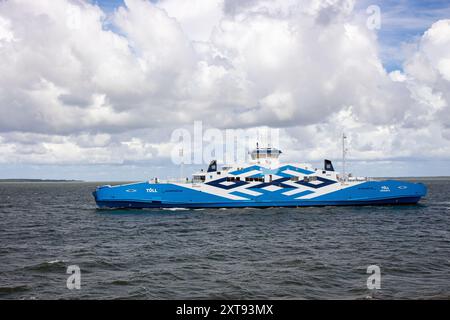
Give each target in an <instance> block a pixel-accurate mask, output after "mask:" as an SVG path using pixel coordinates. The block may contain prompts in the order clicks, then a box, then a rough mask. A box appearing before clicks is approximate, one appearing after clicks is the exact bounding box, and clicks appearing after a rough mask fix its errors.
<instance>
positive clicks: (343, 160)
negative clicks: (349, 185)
mask: <svg viewBox="0 0 450 320" xmlns="http://www.w3.org/2000/svg"><path fill="white" fill-rule="evenodd" d="M346 139H347V136H346V135H345V132H344V133H342V179H343V181H344V182H345V181H346V180H347V176H346V174H345V156H346V155H347V148H346V147H345V140H346Z"/></svg>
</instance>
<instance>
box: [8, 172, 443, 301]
mask: <svg viewBox="0 0 450 320" xmlns="http://www.w3.org/2000/svg"><path fill="white" fill-rule="evenodd" d="M425 183H426V184H427V186H428V187H429V195H428V196H427V197H426V199H424V201H423V202H422V204H421V205H417V206H402V207H322V208H298V209H279V208H278V209H227V210H212V209H211V210H209V209H208V210H175V211H173V210H172V211H170V210H135V211H129V210H128V211H101V210H97V209H96V207H95V203H94V201H93V198H92V196H91V191H92V190H93V189H94V187H95V185H96V184H95V183H1V184H0V298H3V299H60V298H63V299H72V298H73V299H119V298H135V299H172V298H200V299H202V298H210V299H215V298H218V299H222V298H230V299H259V298H261V299H265V298H275V299H280V298H287V299H314V298H322V299H331V298H338V299H364V298H368V297H371V298H380V299H391V298H413V299H414V298H441V299H450V180H447V181H441V180H430V181H425ZM372 264H376V265H378V266H380V268H381V287H382V288H381V290H378V291H376V292H371V291H370V290H368V289H367V287H366V281H367V277H368V276H369V275H368V274H366V268H367V266H369V265H372ZM69 265H78V266H79V267H80V268H81V289H80V290H68V289H67V287H66V280H67V277H68V276H69V275H68V274H66V269H67V267H68V266H69Z"/></svg>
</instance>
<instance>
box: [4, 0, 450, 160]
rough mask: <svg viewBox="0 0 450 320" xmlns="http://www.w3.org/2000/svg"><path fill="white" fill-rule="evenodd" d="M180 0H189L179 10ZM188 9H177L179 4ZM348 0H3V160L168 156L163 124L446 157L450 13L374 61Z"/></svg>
mask: <svg viewBox="0 0 450 320" xmlns="http://www.w3.org/2000/svg"><path fill="white" fill-rule="evenodd" d="M186 6H189V8H187V7H186ZM187 9H189V10H187ZM365 19H366V16H365V12H363V13H360V12H357V11H356V10H355V9H354V1H352V0H332V1H322V0H309V1H302V2H298V1H292V0H281V1H267V0H247V1H234V0H214V1H192V2H191V1H189V2H186V1H180V0H162V1H160V2H157V3H152V2H150V1H144V0H125V1H124V5H123V6H121V7H119V8H117V9H116V10H115V11H114V12H112V13H111V14H110V15H108V14H106V13H105V12H103V11H102V9H101V8H100V7H98V6H97V5H95V4H92V3H91V2H88V1H82V0H79V1H75V0H61V1H57V2H55V1H50V0H42V1H27V0H21V1H18V0H16V1H12V0H11V1H1V2H0V74H1V77H0V113H1V115H2V116H1V117H0V151H1V153H0V162H2V163H56V164H58V163H123V162H127V161H154V162H155V163H156V162H158V161H160V162H161V161H162V159H164V160H166V159H168V157H169V155H170V150H171V148H172V144H171V143H170V141H169V139H170V133H171V131H172V130H173V129H175V128H178V127H181V126H186V125H189V124H192V123H193V121H195V120H202V121H203V122H204V125H206V126H211V127H218V128H221V129H225V128H252V127H258V126H271V127H278V128H282V129H283V130H282V135H283V137H282V144H283V145H282V146H280V147H282V148H284V149H285V151H287V152H286V153H287V154H289V153H291V154H292V155H293V156H292V160H300V159H299V158H298V156H299V155H300V154H301V155H302V157H303V159H305V160H311V161H314V160H317V159H320V158H323V157H339V143H338V138H339V136H340V135H341V134H342V131H344V130H345V131H347V132H348V135H349V138H350V139H349V140H350V143H351V149H352V153H351V156H352V157H354V158H355V159H360V160H371V159H372V160H373V159H376V160H383V159H415V158H420V157H435V158H436V157H437V158H441V159H448V158H449V157H450V142H449V139H450V116H449V114H450V113H449V112H448V111H449V110H448V109H449V107H448V102H449V101H450V20H440V21H437V22H436V23H435V24H433V25H432V26H431V27H430V28H429V30H427V31H426V32H425V33H424V34H423V36H422V37H421V38H420V39H419V40H418V43H417V44H416V49H414V50H413V51H411V53H410V55H409V56H408V57H407V59H406V60H405V62H404V69H403V70H396V71H393V72H391V73H389V72H387V71H386V70H385V68H384V67H383V64H382V61H381V59H380V54H379V52H380V48H379V42H378V39H377V35H376V33H375V31H374V30H369V29H368V28H367V27H366V20H365Z"/></svg>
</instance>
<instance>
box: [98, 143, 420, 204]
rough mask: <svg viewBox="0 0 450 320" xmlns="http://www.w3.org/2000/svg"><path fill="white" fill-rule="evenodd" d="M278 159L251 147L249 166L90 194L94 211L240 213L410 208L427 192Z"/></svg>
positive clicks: (411, 185) (275, 154)
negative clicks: (271, 209) (255, 209)
mask: <svg viewBox="0 0 450 320" xmlns="http://www.w3.org/2000/svg"><path fill="white" fill-rule="evenodd" d="M280 154H281V151H279V150H278V149H275V148H257V149H256V150H255V151H253V152H252V153H251V156H252V160H251V162H250V163H248V164H246V165H229V166H222V167H221V168H219V167H218V165H217V162H216V161H212V162H211V164H210V165H209V167H208V169H207V170H206V171H203V170H202V171H200V172H197V173H195V174H194V175H193V179H192V180H191V181H186V182H183V183H180V182H164V183H163V182H159V181H157V180H156V181H148V182H139V183H132V184H126V185H116V186H110V185H106V186H100V187H97V189H96V191H95V192H94V193H93V194H94V197H95V201H96V202H97V205H98V207H100V208H240V207H302V206H338V205H384V204H415V203H417V202H418V201H419V200H420V199H421V197H423V196H425V195H426V192H427V189H426V187H425V185H423V184H422V183H411V182H404V181H396V180H384V181H375V180H370V179H367V178H354V177H351V176H346V175H345V174H342V175H339V174H338V173H337V172H336V171H334V168H333V165H332V163H331V161H329V160H325V162H324V168H323V169H314V168H312V167H311V165H308V164H301V163H286V164H280V163H279V160H278V158H279V156H280Z"/></svg>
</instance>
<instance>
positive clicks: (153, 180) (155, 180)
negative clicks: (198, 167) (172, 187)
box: [148, 178, 193, 184]
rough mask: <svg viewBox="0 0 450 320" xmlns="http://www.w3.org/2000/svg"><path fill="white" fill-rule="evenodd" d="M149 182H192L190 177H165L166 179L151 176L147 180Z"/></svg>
mask: <svg viewBox="0 0 450 320" xmlns="http://www.w3.org/2000/svg"><path fill="white" fill-rule="evenodd" d="M148 182H149V183H156V184H157V183H193V182H192V179H187V178H184V179H183V178H167V179H159V178H153V179H150V180H148Z"/></svg>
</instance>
